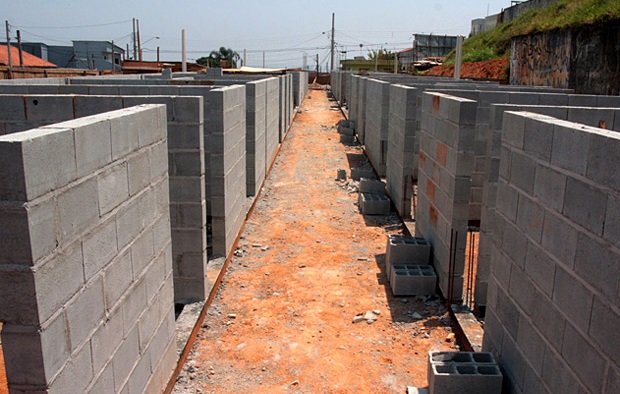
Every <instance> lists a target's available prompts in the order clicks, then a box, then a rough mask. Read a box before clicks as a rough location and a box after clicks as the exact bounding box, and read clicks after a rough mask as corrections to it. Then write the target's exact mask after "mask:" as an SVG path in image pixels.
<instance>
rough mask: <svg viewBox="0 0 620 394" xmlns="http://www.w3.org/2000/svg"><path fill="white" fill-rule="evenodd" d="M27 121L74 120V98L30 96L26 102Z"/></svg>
mask: <svg viewBox="0 0 620 394" xmlns="http://www.w3.org/2000/svg"><path fill="white" fill-rule="evenodd" d="M24 102H25V104H26V114H27V115H26V116H27V119H30V120H34V121H50V120H51V121H58V120H59V119H61V120H66V119H73V118H74V117H75V116H74V115H75V114H74V111H73V96H54V95H47V96H39V95H29V96H27V98H26V99H25V100H24Z"/></svg>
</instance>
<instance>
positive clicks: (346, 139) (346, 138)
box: [340, 134, 355, 145]
mask: <svg viewBox="0 0 620 394" xmlns="http://www.w3.org/2000/svg"><path fill="white" fill-rule="evenodd" d="M340 143H341V144H345V145H353V144H354V143H355V136H354V135H347V134H340Z"/></svg>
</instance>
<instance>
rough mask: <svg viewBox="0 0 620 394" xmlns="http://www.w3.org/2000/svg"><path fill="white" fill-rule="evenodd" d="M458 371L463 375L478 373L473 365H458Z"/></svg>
mask: <svg viewBox="0 0 620 394" xmlns="http://www.w3.org/2000/svg"><path fill="white" fill-rule="evenodd" d="M456 372H458V373H459V374H461V375H476V374H477V373H478V371H477V369H476V367H475V366H473V365H457V366H456Z"/></svg>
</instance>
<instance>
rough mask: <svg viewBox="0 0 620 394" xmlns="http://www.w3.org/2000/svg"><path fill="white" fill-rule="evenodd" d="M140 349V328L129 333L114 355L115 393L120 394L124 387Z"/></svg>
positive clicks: (135, 328)
mask: <svg viewBox="0 0 620 394" xmlns="http://www.w3.org/2000/svg"><path fill="white" fill-rule="evenodd" d="M139 355H140V349H139V347H138V327H137V326H134V328H133V329H132V330H131V331H129V332H128V333H127V335H126V337H125V339H124V340H123V343H122V344H121V346H120V347H119V348H118V350H117V351H116V353H114V359H113V364H114V391H115V392H120V391H121V389H122V387H123V386H124V384H125V382H126V380H127V377H128V376H129V373H130V372H131V371H132V369H133V366H134V365H135V363H136V361H137V360H138V358H139Z"/></svg>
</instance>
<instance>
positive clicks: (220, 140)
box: [205, 85, 246, 256]
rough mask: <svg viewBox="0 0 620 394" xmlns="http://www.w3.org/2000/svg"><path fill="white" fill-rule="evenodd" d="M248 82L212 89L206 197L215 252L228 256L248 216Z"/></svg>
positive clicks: (208, 111) (208, 131) (206, 143)
mask: <svg viewBox="0 0 620 394" xmlns="http://www.w3.org/2000/svg"><path fill="white" fill-rule="evenodd" d="M245 95H246V93H245V86H241V85H236V86H230V87H224V88H218V89H213V90H211V91H209V93H208V96H209V99H208V100H209V106H208V109H207V114H208V115H207V116H206V117H205V118H206V121H205V151H206V152H207V155H208V156H207V157H208V160H209V166H208V167H209V170H208V172H207V174H208V178H207V184H208V188H207V198H208V205H209V206H210V207H211V209H210V214H211V225H212V231H213V254H214V255H216V256H228V254H229V253H230V252H231V249H232V246H233V243H234V241H235V239H236V238H237V235H238V234H239V231H240V230H241V226H242V225H243V221H244V219H245V214H246V210H245V198H246V162H245V161H246V156H245V149H246V143H245V138H246V118H245V116H246V102H245Z"/></svg>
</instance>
